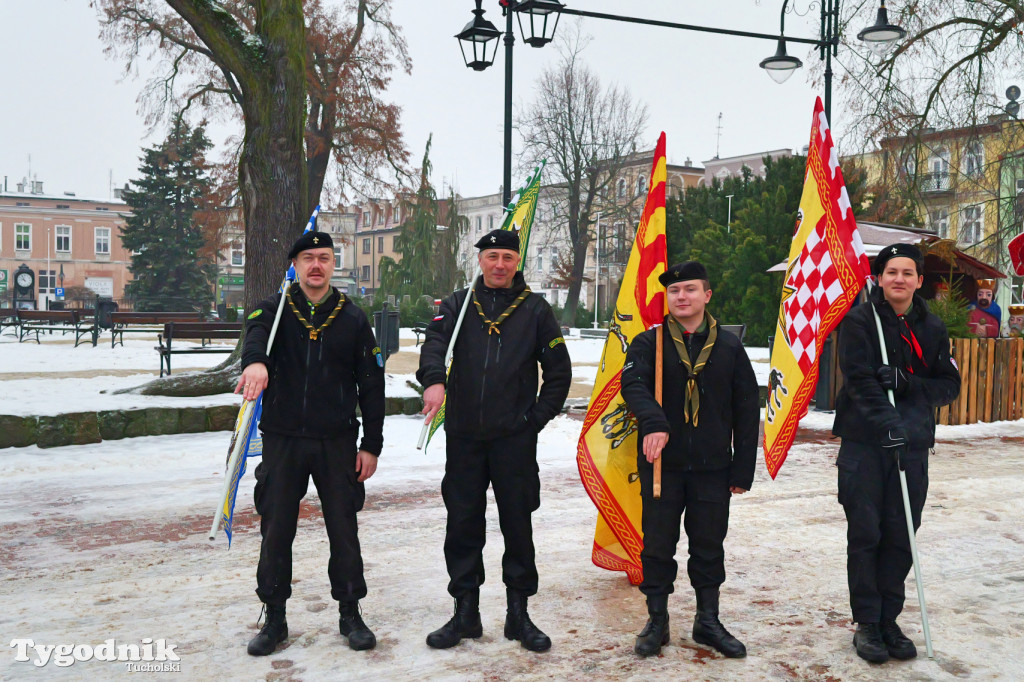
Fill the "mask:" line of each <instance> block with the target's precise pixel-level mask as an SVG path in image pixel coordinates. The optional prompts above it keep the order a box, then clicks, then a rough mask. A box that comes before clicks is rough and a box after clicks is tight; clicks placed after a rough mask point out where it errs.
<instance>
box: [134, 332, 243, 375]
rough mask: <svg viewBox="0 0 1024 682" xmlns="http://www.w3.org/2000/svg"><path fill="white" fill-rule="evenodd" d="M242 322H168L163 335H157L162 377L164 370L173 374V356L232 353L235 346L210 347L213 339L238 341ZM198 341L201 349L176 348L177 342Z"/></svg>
mask: <svg viewBox="0 0 1024 682" xmlns="http://www.w3.org/2000/svg"><path fill="white" fill-rule="evenodd" d="M243 326H244V324H243V323H242V322H168V323H166V324H165V325H164V332H163V334H159V335H157V344H158V345H157V346H155V347H154V350H156V351H157V352H158V353H159V354H160V376H163V375H164V368H165V367H166V369H167V374H168V375H170V373H171V356H172V355H181V354H190V353H230V352H232V351H233V350H234V349H235V348H234V346H230V347H225V346H218V347H216V348H211V347H209V346H208V344H209V343H210V341H212V340H213V339H237V338H239V337H240V336H241V335H242V327H243ZM185 339H187V340H190V341H196V340H198V341H199V342H200V343H201V344H202V345H201V346H200V347H199V348H196V347H195V346H189V347H186V348H182V347H181V346H179V347H178V348H174V347H173V344H174V341H175V340H178V341H181V340H185Z"/></svg>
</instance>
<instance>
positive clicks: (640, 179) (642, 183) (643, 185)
mask: <svg viewBox="0 0 1024 682" xmlns="http://www.w3.org/2000/svg"><path fill="white" fill-rule="evenodd" d="M636 193H637V196H640V195H641V194H647V179H646V178H644V176H643V175H642V174H641V175H638V176H637V178H636Z"/></svg>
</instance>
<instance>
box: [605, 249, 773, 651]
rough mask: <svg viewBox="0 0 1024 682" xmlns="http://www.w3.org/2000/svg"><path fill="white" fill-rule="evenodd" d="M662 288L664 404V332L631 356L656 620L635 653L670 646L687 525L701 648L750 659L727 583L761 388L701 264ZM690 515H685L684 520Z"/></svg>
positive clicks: (628, 370)
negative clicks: (729, 606)
mask: <svg viewBox="0 0 1024 682" xmlns="http://www.w3.org/2000/svg"><path fill="white" fill-rule="evenodd" d="M658 281H660V282H661V283H662V285H663V286H665V287H666V288H667V291H666V297H667V301H668V310H669V314H668V315H666V316H665V321H664V332H663V334H664V336H663V339H664V341H663V344H664V350H663V373H662V377H663V383H662V386H663V389H664V393H663V400H662V405H659V404H658V403H657V401H656V400H655V398H654V367H655V352H656V350H655V346H656V330H654V329H651V330H648V331H645V332H643V333H641V334H638V335H637V336H636V338H634V339H633V342H632V343H631V344H630V346H629V350H628V351H627V352H626V362H625V364H624V365H623V368H622V397H623V398H625V400H626V403H627V404H628V405H629V409H630V410H632V412H633V414H634V415H636V418H637V421H638V422H639V427H640V431H639V436H638V441H637V443H638V448H637V449H638V451H639V452H638V455H637V468H638V470H639V474H640V495H641V497H642V498H643V517H642V526H643V532H644V548H643V550H642V551H641V552H640V560H641V563H642V564H643V569H644V580H643V582H642V583H641V584H640V591H641V592H643V593H644V594H645V595H647V611H648V613H649V615H650V618H649V619H648V621H647V625H646V626H645V627H644V629H643V631H642V632H641V633H640V635H639V636H638V637H637V638H636V644H635V646H634V650H635V651H636V653H637V654H639V655H640V656H652V655H656V654H658V653H659V652H660V651H661V647H662V646H664V645H666V644H668V642H669V625H668V623H669V618H668V595H669V594H671V593H672V592H673V590H674V587H673V583H674V582H675V579H676V570H677V567H676V561H675V559H674V557H675V553H676V544H677V543H678V542H679V522H680V517H683V526H684V528H685V529H686V537H687V542H688V544H689V552H690V558H689V561H688V562H687V573H688V574H689V576H690V584H691V585H692V586H693V589H694V591H695V592H696V595H697V614H696V617H695V618H694V621H693V639H694V641H695V642H699V643H701V644H707V645H708V646H711V647H714V648H715V649H717V650H718V651H720V652H721V653H723V654H724V655H726V656H728V657H730V658H739V657H742V656H746V655H747V650H746V648H745V647H744V646H743V644H742V643H741V642H740V641H739V640H737V639H736V638H735V637H733V636H732V635H731V634H729V632H728V631H727V630H726V629H725V627H724V626H723V625H722V623H721V622H720V621H719V620H718V593H719V587H720V586H721V584H722V583H723V582H725V550H724V549H723V547H722V544H723V542H724V541H725V535H726V532H727V531H728V529H729V500H730V497H731V496H732V495H741V494H743V493H745V492H746V491H748V490H750V486H751V485H752V484H753V482H754V459H755V455H756V453H757V434H758V424H759V422H760V407H759V406H758V397H757V396H758V391H757V379H756V378H755V377H754V370H753V369H752V368H751V366H750V360H749V359H748V358H747V353H746V351H745V350H743V346H742V345H741V344H740V340H739V339H738V338H737V337H736V336H735V335H734V334H731V333H730V332H728V331H726V330H724V329H722V328H721V326H720V325H719V324H718V323H717V322H716V321H715V319H714V318H713V317H712V316H711V315H710V314H709V313H708V312H707V311H706V310H705V306H706V305H707V303H708V301H710V300H711V286H710V284H709V282H708V273H707V270H706V269H705V268H704V266H703V265H702V264H700V263H698V262H697V261H687V262H685V263H680V264H678V265H673V266H672V267H670V268H669V269H668V270H667V271H665V272H664V273H662V275H661V276H660V277H659V278H658ZM659 457H660V458H661V460H662V489H661V490H662V492H661V499H657V500H656V499H654V496H653V489H652V487H653V471H654V470H653V463H654V461H655V460H657V459H658V458H659ZM684 511H685V516H684Z"/></svg>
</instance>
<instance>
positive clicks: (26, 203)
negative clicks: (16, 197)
mask: <svg viewBox="0 0 1024 682" xmlns="http://www.w3.org/2000/svg"><path fill="white" fill-rule="evenodd" d="M14 205H15V206H31V205H32V204H30V203H28V202H27V201H16V202H14Z"/></svg>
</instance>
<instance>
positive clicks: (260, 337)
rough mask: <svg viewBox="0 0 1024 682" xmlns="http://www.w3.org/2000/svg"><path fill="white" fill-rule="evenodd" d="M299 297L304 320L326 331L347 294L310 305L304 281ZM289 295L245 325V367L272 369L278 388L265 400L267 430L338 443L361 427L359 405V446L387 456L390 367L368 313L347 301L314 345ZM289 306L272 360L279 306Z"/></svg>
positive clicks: (262, 307) (270, 302) (274, 299)
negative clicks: (262, 365)
mask: <svg viewBox="0 0 1024 682" xmlns="http://www.w3.org/2000/svg"><path fill="white" fill-rule="evenodd" d="M291 291H292V300H293V301H294V303H295V307H296V308H298V310H299V311H300V313H301V314H302V315H303V316H304V318H305V319H306V320H307V321H309V322H310V324H312V325H313V327H314V328H319V327H320V325H321V324H323V323H324V322H325V321H326V320H327V317H328V316H329V315H330V314H331V311H333V310H334V307H335V305H336V304H337V302H338V297H339V295H340V294H339V293H338V291H337V290H336V289H332V291H331V294H330V296H328V297H327V300H325V301H324V302H323V303H321V304H320V305H319V306H317V309H316V312H315V313H314V314H313V318H312V320H310V319H309V314H310V305H309V303H308V301H307V299H306V297H305V295H304V294H303V293H302V289H301V288H300V287H299V285H298V284H293V285H292V289H291ZM281 299H282V296H281V294H275V295H274V296H271V297H270V298H268V299H266V300H265V301H263V302H262V303H260V304H259V306H258V307H257V309H256V310H255V311H253V313H252V314H250V315H249V320H248V322H246V325H245V345H244V347H243V349H242V368H243V369H244V368H245V367H247V366H248V365H250V364H252V363H254V362H262V363H265V364H266V365H267V371H268V372H269V374H270V383H269V385H268V386H267V389H266V391H265V392H264V395H263V417H262V419H261V420H260V430H262V431H265V432H268V433H277V434H281V435H286V436H300V437H305V438H336V437H338V436H340V435H342V434H344V433H347V432H349V431H352V430H355V429H358V428H359V420H358V419H356V401H357V400H358V402H359V407H360V409H361V410H362V414H363V439H362V442H361V444H360V445H359V449H361V450H366V451H367V452H370V453H372V454H374V455H379V454H380V451H381V448H382V447H383V445H384V436H383V431H384V363H383V359H382V358H381V356H380V349H379V348H377V342H376V341H375V340H374V336H373V330H372V329H371V328H370V323H369V321H368V320H367V319H366V313H364V312H363V311H362V310H360V309H359V308H358V307H357V306H356V305H354V304H352V303H351V302H349V301H346V302H345V304H344V306H342V309H341V311H340V312H339V313H338V315H337V317H335V318H334V321H333V322H332V323H331V324H330V326H329V327H327V328H326V329H325V330H323V331H322V332H320V334H319V338H318V339H317V340H316V341H311V340H310V338H309V331H308V330H307V329H306V327H305V326H304V325H303V324H302V323H300V322H299V320H298V319H297V318H296V317H295V313H294V312H293V311H292V309H291V307H290V306H289V305H288V303H287V301H282V300H281ZM279 303H280V304H283V305H284V306H285V308H284V310H283V311H282V312H281V324H280V326H279V327H278V328H277V336H275V337H274V346H273V348H272V349H271V351H270V357H269V358H268V357H267V354H266V350H267V338H268V337H269V335H270V327H271V326H272V325H273V323H274V315H275V314H276V313H277V306H278V304H279Z"/></svg>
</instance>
